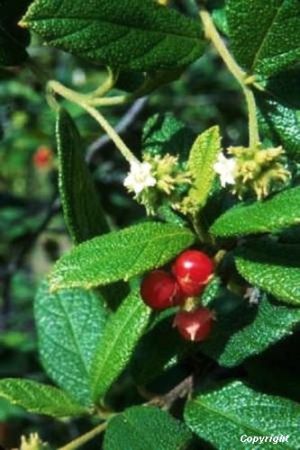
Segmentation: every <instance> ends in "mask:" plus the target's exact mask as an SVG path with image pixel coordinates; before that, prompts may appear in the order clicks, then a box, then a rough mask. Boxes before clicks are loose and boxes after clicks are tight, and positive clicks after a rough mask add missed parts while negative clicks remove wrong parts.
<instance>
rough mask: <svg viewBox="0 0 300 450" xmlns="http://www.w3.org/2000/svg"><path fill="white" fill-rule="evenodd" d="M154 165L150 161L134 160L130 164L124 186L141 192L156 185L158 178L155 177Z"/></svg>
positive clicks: (131, 190)
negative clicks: (153, 172) (153, 173)
mask: <svg viewBox="0 0 300 450" xmlns="http://www.w3.org/2000/svg"><path fill="white" fill-rule="evenodd" d="M151 170H152V166H151V164H149V163H148V162H142V163H141V162H139V161H134V162H132V163H131V164H130V171H129V172H128V175H127V177H126V178H125V180H124V186H125V187H126V188H127V189H128V191H129V192H134V193H135V194H136V195H138V194H140V193H141V192H142V191H143V190H144V189H146V188H148V187H153V186H155V185H156V179H155V178H154V177H153V175H152V173H151Z"/></svg>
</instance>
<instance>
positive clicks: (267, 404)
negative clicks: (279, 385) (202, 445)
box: [185, 381, 300, 450]
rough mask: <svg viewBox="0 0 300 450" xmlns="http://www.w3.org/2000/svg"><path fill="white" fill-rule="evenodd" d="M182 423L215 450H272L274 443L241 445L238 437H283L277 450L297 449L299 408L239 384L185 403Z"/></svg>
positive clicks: (236, 382) (289, 402) (281, 399)
mask: <svg viewBox="0 0 300 450" xmlns="http://www.w3.org/2000/svg"><path fill="white" fill-rule="evenodd" d="M185 420H186V423H187V425H188V426H189V427H190V428H191V430H192V431H193V432H194V433H196V434H197V435H198V436H199V437H201V438H203V439H205V440H206V441H208V442H210V443H211V444H212V445H213V446H215V447H216V448H217V449H218V450H228V449H235V450H239V449H241V450H242V449H246V450H251V449H254V448H258V447H260V446H261V447H262V448H263V449H264V450H269V449H274V443H272V442H270V443H268V442H266V441H265V442H264V443H263V444H262V445H260V446H259V445H258V442H256V444H255V443H254V444H253V443H252V444H250V443H246V442H241V437H242V436H245V435H246V436H261V437H263V436H269V437H271V436H280V435H283V436H286V435H288V436H289V438H288V442H286V443H284V442H281V443H280V444H279V446H280V449H289V450H291V449H295V450H296V449H297V448H298V447H299V445H298V444H299V438H300V430H299V421H300V405H298V404H297V403H294V402H292V401H290V400H286V399H284V398H281V397H275V396H271V395H266V394H262V393H259V392H255V391H254V390H252V389H250V388H248V387H247V386H246V385H244V384H243V383H241V382H239V381H235V382H233V383H230V384H227V385H226V386H224V387H221V388H219V389H216V390H210V391H206V392H203V393H202V394H200V395H198V396H197V397H196V398H195V399H193V400H191V401H189V402H188V403H187V406H186V409H185Z"/></svg>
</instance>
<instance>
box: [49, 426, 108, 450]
mask: <svg viewBox="0 0 300 450" xmlns="http://www.w3.org/2000/svg"><path fill="white" fill-rule="evenodd" d="M106 427H107V422H104V423H101V424H100V425H98V426H97V427H96V428H93V429H92V430H91V431H89V432H88V433H86V434H83V435H82V436H80V437H79V438H77V439H74V441H71V442H69V444H67V445H64V446H63V447H60V448H59V449H58V450H74V449H77V448H78V447H81V446H82V445H84V444H85V443H86V442H89V441H90V440H92V439H94V437H96V436H97V435H98V434H101V433H102V432H103V431H104V430H105V429H106Z"/></svg>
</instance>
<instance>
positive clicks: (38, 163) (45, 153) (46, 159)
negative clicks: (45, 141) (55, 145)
mask: <svg viewBox="0 0 300 450" xmlns="http://www.w3.org/2000/svg"><path fill="white" fill-rule="evenodd" d="M52 159H53V153H52V150H51V149H50V148H48V147H45V146H41V147H39V148H38V149H37V151H36V152H35V154H34V155H33V162H34V165H35V167H36V168H38V169H44V168H47V167H49V166H50V164H51V162H52Z"/></svg>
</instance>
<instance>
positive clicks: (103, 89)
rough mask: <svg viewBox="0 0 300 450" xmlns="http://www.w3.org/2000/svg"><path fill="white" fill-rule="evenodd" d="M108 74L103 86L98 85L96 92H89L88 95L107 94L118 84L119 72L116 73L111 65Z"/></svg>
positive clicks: (99, 95) (101, 95)
mask: <svg viewBox="0 0 300 450" xmlns="http://www.w3.org/2000/svg"><path fill="white" fill-rule="evenodd" d="M107 71H108V76H107V78H106V80H105V81H104V83H103V84H101V86H99V87H98V89H96V90H95V91H94V92H91V93H90V94H88V97H103V96H104V95H105V94H107V93H108V92H109V91H110V90H111V89H112V88H113V87H114V85H115V84H116V82H117V80H118V77H119V72H116V73H114V72H113V71H112V70H111V68H110V67H108V68H107Z"/></svg>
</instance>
